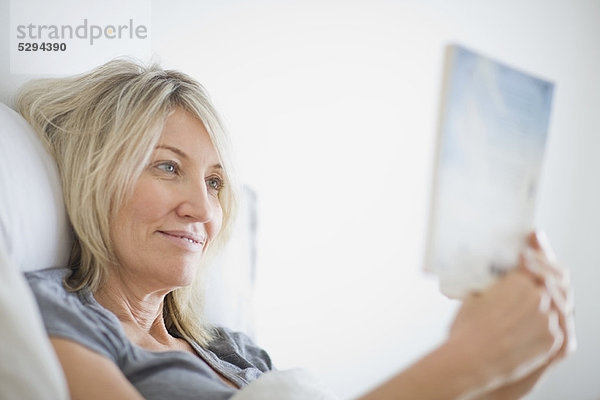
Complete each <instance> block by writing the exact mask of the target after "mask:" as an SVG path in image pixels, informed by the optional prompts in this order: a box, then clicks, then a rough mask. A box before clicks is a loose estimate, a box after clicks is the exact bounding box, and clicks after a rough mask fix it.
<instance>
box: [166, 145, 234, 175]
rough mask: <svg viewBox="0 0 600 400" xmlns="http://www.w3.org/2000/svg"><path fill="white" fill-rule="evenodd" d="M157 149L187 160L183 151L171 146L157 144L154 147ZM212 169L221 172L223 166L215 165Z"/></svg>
mask: <svg viewBox="0 0 600 400" xmlns="http://www.w3.org/2000/svg"><path fill="white" fill-rule="evenodd" d="M156 148H157V149H165V150H170V151H172V152H173V153H175V154H177V155H179V156H180V157H181V158H183V159H189V157H188V155H187V154H185V153H184V152H183V151H181V150H179V149H178V148H177V147H173V146H168V145H166V144H159V145H158V146H156ZM212 168H215V169H219V170H222V169H223V166H222V165H221V164H215V165H213V166H212Z"/></svg>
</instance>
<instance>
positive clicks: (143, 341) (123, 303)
mask: <svg viewBox="0 0 600 400" xmlns="http://www.w3.org/2000/svg"><path fill="white" fill-rule="evenodd" d="M111 272H112V271H111ZM131 282H132V281H131V280H127V279H124V277H123V276H119V275H117V274H114V273H109V277H108V280H107V281H106V283H105V284H104V285H103V286H102V287H101V288H100V289H98V290H97V291H96V292H95V293H94V297H95V298H96V301H97V302H98V303H99V304H100V305H102V306H103V307H104V308H106V309H107V310H109V311H111V312H112V313H113V314H115V315H116V316H117V318H118V319H119V321H121V325H122V326H123V329H124V330H125V334H126V335H127V337H128V338H129V340H131V341H132V342H133V343H135V344H137V345H139V346H141V347H143V348H147V349H149V350H165V349H173V348H174V346H175V345H177V346H178V345H179V343H178V342H179V341H177V340H176V339H175V338H174V337H173V336H171V335H170V334H169V332H168V330H167V328H166V326H165V323H164V319H163V303H164V298H165V296H166V295H167V293H165V292H152V291H149V290H145V289H144V288H143V287H140V286H139V285H137V284H133V283H131Z"/></svg>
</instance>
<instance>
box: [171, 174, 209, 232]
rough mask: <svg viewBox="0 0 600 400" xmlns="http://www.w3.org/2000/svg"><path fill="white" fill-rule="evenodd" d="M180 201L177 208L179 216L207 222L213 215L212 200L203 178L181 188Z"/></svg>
mask: <svg viewBox="0 0 600 400" xmlns="http://www.w3.org/2000/svg"><path fill="white" fill-rule="evenodd" d="M182 195H183V196H182V199H181V202H180V204H179V206H178V208H177V213H178V215H179V216H180V217H184V218H188V219H193V220H194V222H208V221H210V220H211V219H212V218H213V216H214V204H213V203H214V202H215V201H218V199H216V198H214V199H213V198H211V196H212V195H211V194H210V193H209V190H208V186H207V184H206V182H205V181H204V180H202V181H201V182H199V183H193V184H192V183H191V182H190V183H189V184H188V185H186V187H185V188H184V190H183V193H182Z"/></svg>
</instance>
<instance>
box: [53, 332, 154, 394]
mask: <svg viewBox="0 0 600 400" xmlns="http://www.w3.org/2000/svg"><path fill="white" fill-rule="evenodd" d="M50 342H51V343H52V345H53V346H54V350H55V351H56V354H57V355H58V359H59V361H60V363H61V365H62V368H63V371H64V373H65V377H66V378H67V384H68V386H69V392H70V395H71V399H73V400H78V399H86V400H96V399H98V400H101V399H102V400H103V399H114V400H143V397H142V396H141V395H140V394H139V393H138V392H137V391H136V390H135V388H134V387H133V385H132V384H131V383H129V381H128V380H127V378H125V376H124V375H123V374H122V373H121V371H120V370H119V368H118V367H117V366H116V365H115V364H114V363H113V362H112V361H110V360H109V359H107V358H106V357H103V356H101V355H100V354H97V353H94V352H93V351H91V350H89V349H87V348H86V347H84V346H82V345H80V344H77V343H75V342H73V341H71V340H66V339H59V338H50Z"/></svg>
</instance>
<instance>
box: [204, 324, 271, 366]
mask: <svg viewBox="0 0 600 400" xmlns="http://www.w3.org/2000/svg"><path fill="white" fill-rule="evenodd" d="M209 350H211V351H212V352H214V353H215V354H216V355H217V356H218V357H219V358H220V359H221V360H223V361H227V362H229V363H231V364H234V365H236V366H237V367H239V368H242V369H245V368H251V367H253V368H256V369H258V370H260V371H261V372H267V371H271V370H272V369H274V367H273V363H272V362H271V358H270V357H269V354H268V353H267V352H266V351H265V350H264V349H263V348H261V347H259V346H257V345H256V344H255V343H254V341H253V340H252V339H250V337H248V336H247V335H246V334H244V333H242V332H234V331H231V330H229V329H226V328H219V329H217V338H216V339H215V340H214V341H213V342H212V343H211V344H210V346H209Z"/></svg>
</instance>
